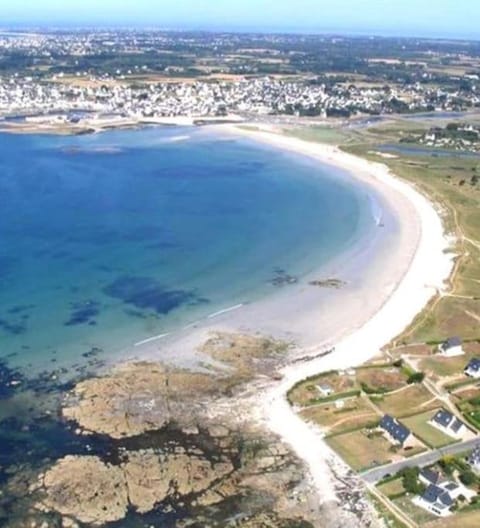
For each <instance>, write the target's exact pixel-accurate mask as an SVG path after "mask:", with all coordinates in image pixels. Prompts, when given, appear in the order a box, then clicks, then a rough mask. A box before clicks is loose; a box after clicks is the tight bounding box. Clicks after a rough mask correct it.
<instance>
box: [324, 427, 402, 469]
mask: <svg viewBox="0 0 480 528" xmlns="http://www.w3.org/2000/svg"><path fill="white" fill-rule="evenodd" d="M326 441H327V443H328V444H329V445H330V447H331V448H332V449H334V450H335V451H336V452H337V453H338V454H339V455H340V456H341V457H342V458H343V459H344V460H345V462H346V463H347V464H348V465H349V466H350V467H351V468H352V469H355V470H357V471H360V470H365V469H368V468H372V467H375V466H379V465H383V464H387V463H388V462H390V461H392V460H393V458H394V457H395V454H394V453H393V451H392V445H391V444H390V442H388V440H386V439H385V438H384V437H383V436H382V435H377V434H374V435H370V436H367V434H366V433H365V432H363V431H355V432H352V433H345V434H342V435H338V436H330V437H328V438H327V439H326Z"/></svg>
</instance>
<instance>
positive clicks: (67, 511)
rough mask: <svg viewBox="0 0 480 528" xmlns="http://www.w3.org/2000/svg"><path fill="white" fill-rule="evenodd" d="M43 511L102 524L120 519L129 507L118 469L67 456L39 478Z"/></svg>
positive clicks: (86, 459) (123, 477)
mask: <svg viewBox="0 0 480 528" xmlns="http://www.w3.org/2000/svg"><path fill="white" fill-rule="evenodd" d="M41 481H42V485H43V488H44V489H45V492H46V493H45V498H44V499H43V500H42V502H41V503H39V504H38V508H39V509H41V510H43V511H55V512H58V513H60V514H62V515H64V516H66V517H74V518H75V519H77V520H79V521H81V522H82V523H86V524H96V525H102V524H105V523H107V522H112V521H118V520H120V519H123V518H124V517H125V515H126V513H127V508H128V504H129V500H128V492H127V485H126V481H125V475H124V472H123V471H122V469H121V468H119V467H115V466H112V465H110V464H105V463H103V462H102V461H101V460H100V459H99V458H97V457H89V456H84V457H81V456H79V457H76V456H67V457H65V458H63V459H62V460H60V461H58V462H57V463H56V464H55V465H54V466H53V467H52V468H51V469H50V470H48V471H47V472H46V473H45V475H44V476H43V478H42V479H41Z"/></svg>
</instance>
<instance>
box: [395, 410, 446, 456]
mask: <svg viewBox="0 0 480 528" xmlns="http://www.w3.org/2000/svg"><path fill="white" fill-rule="evenodd" d="M437 411H438V409H435V410H433V411H428V412H425V413H422V414H416V415H414V416H410V417H408V418H403V420H402V422H403V423H404V424H405V425H406V426H407V427H408V428H409V429H410V430H411V431H412V432H413V434H414V435H415V436H417V437H418V438H420V440H422V442H424V443H425V444H426V445H428V446H430V447H432V448H438V447H443V446H446V445H449V444H453V443H454V442H455V441H456V440H455V439H454V438H451V437H450V436H447V435H446V434H444V433H442V431H439V430H438V429H436V428H435V427H433V426H431V425H430V424H428V423H427V422H428V421H429V420H430V419H431V418H432V416H434V414H435V413H436V412H437Z"/></svg>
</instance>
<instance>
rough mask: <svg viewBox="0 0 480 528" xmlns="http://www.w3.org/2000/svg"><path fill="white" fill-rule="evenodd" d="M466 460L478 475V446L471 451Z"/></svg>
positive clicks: (479, 466) (479, 468)
mask: <svg viewBox="0 0 480 528" xmlns="http://www.w3.org/2000/svg"><path fill="white" fill-rule="evenodd" d="M467 460H468V463H469V464H470V466H471V468H472V469H473V471H475V473H480V445H478V446H477V447H476V448H475V449H474V450H473V451H472V453H471V454H470V456H469V457H468V459H467Z"/></svg>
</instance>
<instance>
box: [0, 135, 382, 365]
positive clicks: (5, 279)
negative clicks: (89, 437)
mask: <svg viewBox="0 0 480 528" xmlns="http://www.w3.org/2000/svg"><path fill="white" fill-rule="evenodd" d="M0 148H1V156H0V286H1V288H0V357H2V358H7V357H8V358H9V361H10V362H11V363H12V364H14V365H19V366H27V365H28V366H30V367H31V368H33V369H41V368H46V367H49V366H50V362H51V361H52V360H55V359H56V360H57V362H59V363H61V362H66V363H74V362H76V361H77V360H78V359H79V358H80V357H81V355H82V354H84V353H86V352H88V351H89V350H90V349H91V348H93V347H97V348H100V349H102V350H103V351H104V352H105V353H107V354H115V352H116V351H119V350H124V349H126V348H128V347H130V346H132V345H133V343H135V342H137V341H140V340H143V339H146V338H148V337H149V336H152V335H157V334H161V333H162V332H169V331H171V330H172V329H175V328H178V327H179V326H182V325H186V324H188V323H190V322H192V321H196V320H198V319H201V318H205V317H206V316H208V315H209V314H211V313H213V312H216V311H218V310H222V309H225V308H228V307H230V306H232V305H235V304H237V303H244V302H252V301H254V300H255V299H258V298H259V297H261V296H263V295H268V293H269V292H271V291H272V288H273V286H272V285H271V283H270V281H271V280H272V279H274V278H275V277H278V276H281V274H282V273H283V272H285V273H288V274H292V275H295V276H302V275H304V274H307V273H309V272H311V271H312V270H313V269H315V268H318V267H319V266H320V265H321V264H323V263H326V262H328V261H329V260H330V259H332V258H333V257H335V256H336V255H338V254H339V253H340V252H342V251H344V250H346V249H347V248H349V247H350V246H351V245H352V244H353V243H354V242H355V241H358V240H359V239H361V237H362V236H363V235H364V234H365V233H367V232H368V229H369V228H370V227H371V226H372V224H373V223H374V218H373V216H374V215H372V202H371V198H370V197H369V196H368V195H367V193H366V192H365V190H364V189H362V188H361V187H360V186H355V185H354V184H353V183H352V181H351V180H349V179H348V178H346V177H345V175H344V174H343V173H342V172H341V171H338V170H336V169H333V168H331V167H327V166H324V167H322V166H319V164H318V163H317V162H313V161H311V160H308V159H306V158H303V157H301V156H296V155H293V154H290V153H285V152H281V151H278V150H275V149H273V148H270V147H266V146H261V145H257V144H255V143H254V142H251V141H248V140H245V139H231V138H226V137H224V136H221V135H219V134H216V133H212V132H210V131H208V132H207V131H206V130H204V129H191V128H146V129H142V130H136V131H115V132H108V133H105V134H101V135H90V136H76V137H53V136H36V135H31V136H14V135H6V134H2V135H0Z"/></svg>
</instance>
